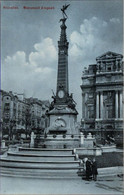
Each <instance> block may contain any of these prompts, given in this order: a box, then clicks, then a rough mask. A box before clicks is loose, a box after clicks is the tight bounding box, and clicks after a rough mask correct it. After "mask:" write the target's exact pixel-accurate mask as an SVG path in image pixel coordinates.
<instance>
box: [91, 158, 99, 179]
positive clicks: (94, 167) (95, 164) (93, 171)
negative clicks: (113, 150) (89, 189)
mask: <svg viewBox="0 0 124 195" xmlns="http://www.w3.org/2000/svg"><path fill="white" fill-rule="evenodd" d="M92 174H93V180H94V181H96V180H97V175H98V171H97V162H96V160H95V158H94V159H93V163H92Z"/></svg>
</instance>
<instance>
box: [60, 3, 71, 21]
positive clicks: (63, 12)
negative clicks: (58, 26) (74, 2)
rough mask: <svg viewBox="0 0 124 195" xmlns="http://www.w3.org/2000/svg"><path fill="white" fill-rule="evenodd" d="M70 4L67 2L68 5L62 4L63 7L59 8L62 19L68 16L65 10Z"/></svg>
mask: <svg viewBox="0 0 124 195" xmlns="http://www.w3.org/2000/svg"><path fill="white" fill-rule="evenodd" d="M69 5H70V4H68V5H66V4H65V5H63V7H62V8H61V11H62V14H63V19H65V18H66V19H67V18H68V16H67V14H66V13H65V10H66V9H67V8H68V6H69Z"/></svg>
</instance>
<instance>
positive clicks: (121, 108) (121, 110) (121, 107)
mask: <svg viewBox="0 0 124 195" xmlns="http://www.w3.org/2000/svg"><path fill="white" fill-rule="evenodd" d="M120 118H123V105H122V91H120Z"/></svg>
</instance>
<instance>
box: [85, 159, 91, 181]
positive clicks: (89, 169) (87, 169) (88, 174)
mask: <svg viewBox="0 0 124 195" xmlns="http://www.w3.org/2000/svg"><path fill="white" fill-rule="evenodd" d="M91 175H92V165H91V161H90V160H89V159H87V161H86V180H88V181H89V179H90V176H91Z"/></svg>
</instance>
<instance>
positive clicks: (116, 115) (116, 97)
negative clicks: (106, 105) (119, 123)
mask: <svg viewBox="0 0 124 195" xmlns="http://www.w3.org/2000/svg"><path fill="white" fill-rule="evenodd" d="M115 117H116V118H118V91H116V93H115Z"/></svg>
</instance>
